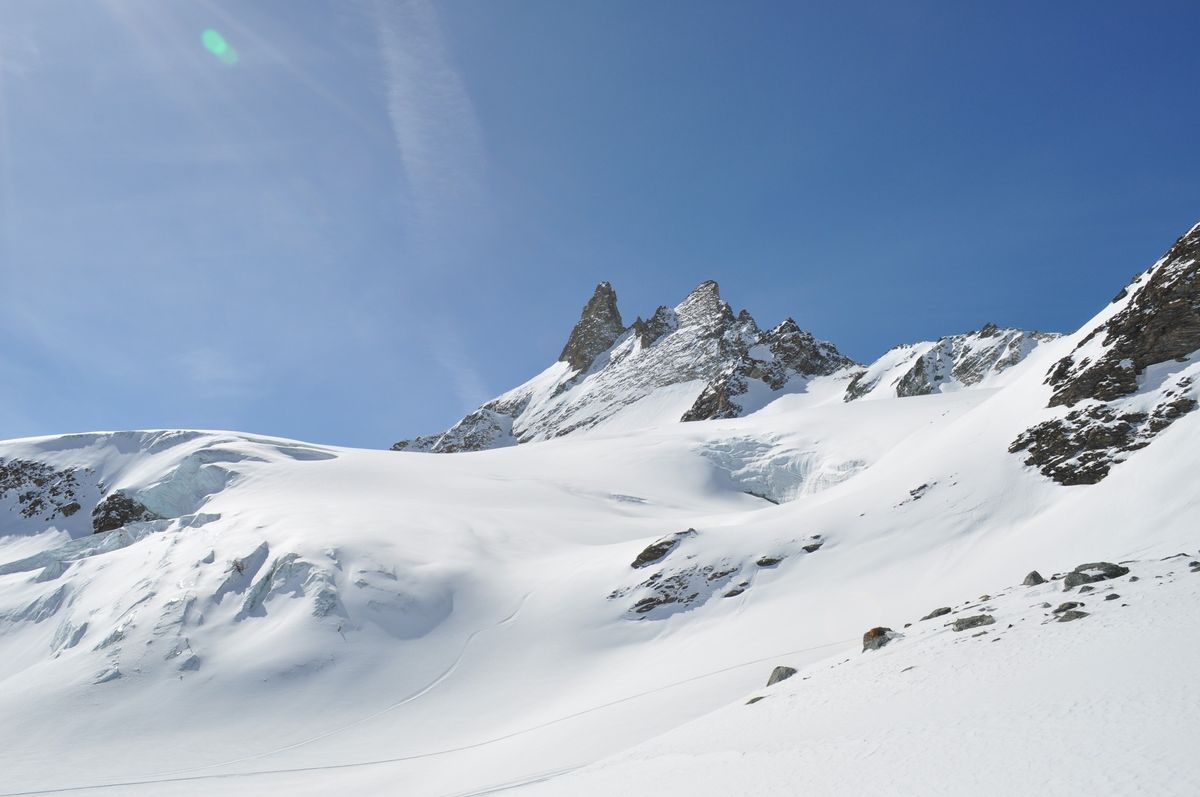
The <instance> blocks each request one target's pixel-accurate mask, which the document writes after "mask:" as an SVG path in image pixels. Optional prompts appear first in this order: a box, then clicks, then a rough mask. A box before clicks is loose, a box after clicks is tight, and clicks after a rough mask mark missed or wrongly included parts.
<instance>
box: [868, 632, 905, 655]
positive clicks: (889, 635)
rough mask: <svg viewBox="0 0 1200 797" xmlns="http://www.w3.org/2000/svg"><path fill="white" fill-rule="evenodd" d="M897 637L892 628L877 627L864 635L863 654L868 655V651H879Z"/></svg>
mask: <svg viewBox="0 0 1200 797" xmlns="http://www.w3.org/2000/svg"><path fill="white" fill-rule="evenodd" d="M897 636H899V635H898V634H897V633H896V632H895V631H893V630H892V629H890V628H884V627H883V626H876V627H875V628H872V629H871V630H870V631H868V632H867V633H865V634H863V653H866V652H867V651H868V650H879V649H880V648H881V647H883V646H884V645H886V644H887V643H889V642H891V641H892V640H893V639H895V638H896V637H897Z"/></svg>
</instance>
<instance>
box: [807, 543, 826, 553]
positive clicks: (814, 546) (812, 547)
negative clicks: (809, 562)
mask: <svg viewBox="0 0 1200 797" xmlns="http://www.w3.org/2000/svg"><path fill="white" fill-rule="evenodd" d="M824 544H825V542H824V541H821V542H813V543H809V544H808V545H805V546H804V547H803V550H804V552H805V553H816V552H817V551H819V550H821V546H822V545H824Z"/></svg>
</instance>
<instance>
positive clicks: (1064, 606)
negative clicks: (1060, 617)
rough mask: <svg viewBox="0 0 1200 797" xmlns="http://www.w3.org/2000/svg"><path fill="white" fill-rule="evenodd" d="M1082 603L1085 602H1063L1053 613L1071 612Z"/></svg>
mask: <svg viewBox="0 0 1200 797" xmlns="http://www.w3.org/2000/svg"><path fill="white" fill-rule="evenodd" d="M1082 605H1083V604H1082V603H1080V602H1079V601H1067V602H1065V603H1063V604H1060V605H1059V607H1058V608H1057V609H1055V610H1054V612H1053V614H1062V613H1063V612H1069V611H1070V610H1071V609H1075V608H1077V607H1079V606H1082Z"/></svg>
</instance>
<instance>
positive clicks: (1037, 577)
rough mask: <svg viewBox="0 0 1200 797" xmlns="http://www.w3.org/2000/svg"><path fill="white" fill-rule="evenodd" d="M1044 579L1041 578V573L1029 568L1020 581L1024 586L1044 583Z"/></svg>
mask: <svg viewBox="0 0 1200 797" xmlns="http://www.w3.org/2000/svg"><path fill="white" fill-rule="evenodd" d="M1045 583H1046V579H1044V578H1042V574H1041V573H1039V572H1038V571H1036V570H1031V571H1030V572H1029V575H1027V576H1025V580H1024V581H1022V582H1021V585H1022V586H1025V587H1036V586H1037V585H1038V584H1045Z"/></svg>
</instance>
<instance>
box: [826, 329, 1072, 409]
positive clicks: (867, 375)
mask: <svg viewBox="0 0 1200 797" xmlns="http://www.w3.org/2000/svg"><path fill="white" fill-rule="evenodd" d="M1058 337H1060V336H1059V335H1058V334H1055V333H1049V332H1031V331H1028V330H1024V329H1001V328H1000V327H997V326H996V325H995V324H985V325H984V326H983V327H982V328H981V329H980V330H979V331H977V332H967V333H964V334H961V335H949V336H947V337H944V338H938V339H937V340H936V341H926V342H923V343H912V344H905V345H902V346H897V347H895V348H894V349H892V350H890V351H888V352H887V353H885V354H884V355H883V356H882V357H880V358H879V359H878V360H876V361H875V362H873V363H871V364H870V365H869V366H867V367H866V369H864V370H863V371H862V372H861V373H859V374H857V375H856V376H855V377H854V379H852V380H851V381H850V384H849V385H847V386H846V393H845V395H844V396H843V399H844V400H845V401H855V400H857V399H862V398H868V397H869V398H895V397H900V398H905V397H907V396H924V395H928V394H930V393H937V392H945V391H950V390H962V389H964V388H969V387H975V386H977V385H980V384H982V383H984V382H986V381H987V380H988V379H990V378H991V377H994V376H996V375H997V374H1000V373H1003V372H1004V371H1007V370H1008V369H1009V368H1011V367H1012V366H1014V365H1016V364H1017V363H1019V362H1021V361H1022V360H1024V359H1025V358H1026V357H1028V356H1029V354H1030V353H1031V352H1032V351H1033V350H1034V349H1036V348H1037V347H1038V346H1039V345H1041V344H1042V343H1045V342H1047V341H1050V340H1054V339H1056V338H1058Z"/></svg>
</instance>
